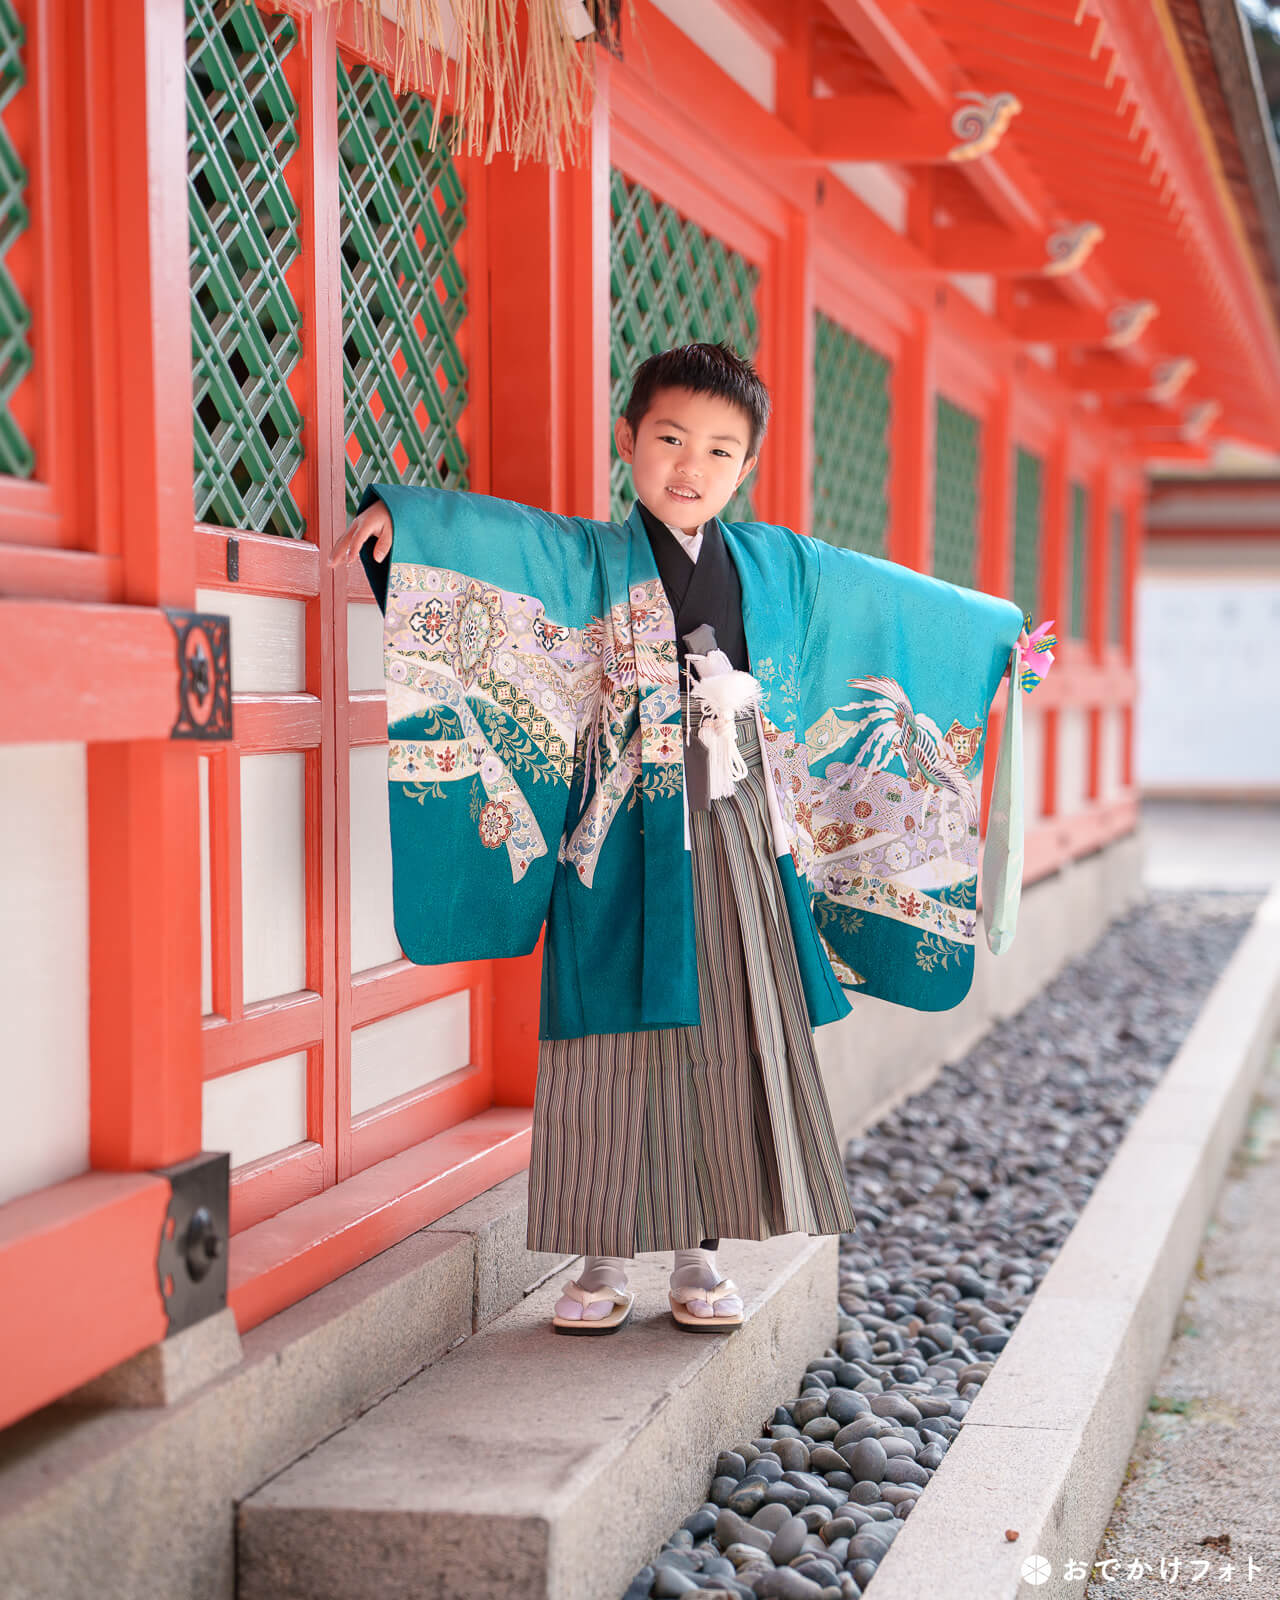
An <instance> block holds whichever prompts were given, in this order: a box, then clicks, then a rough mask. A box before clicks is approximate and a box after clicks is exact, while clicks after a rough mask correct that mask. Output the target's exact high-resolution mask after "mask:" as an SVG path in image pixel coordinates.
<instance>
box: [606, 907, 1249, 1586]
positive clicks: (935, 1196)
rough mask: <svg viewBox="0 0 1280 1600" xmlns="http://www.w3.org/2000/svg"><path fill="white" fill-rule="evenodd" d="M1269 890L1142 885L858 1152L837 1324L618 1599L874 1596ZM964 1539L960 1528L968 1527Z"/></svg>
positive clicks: (850, 1176)
mask: <svg viewBox="0 0 1280 1600" xmlns="http://www.w3.org/2000/svg"><path fill="white" fill-rule="evenodd" d="M1262 899H1263V895H1262V893H1261V892H1236V891H1231V892H1227V891H1214V890H1201V889H1197V890H1159V889H1148V890H1147V891H1146V892H1145V893H1144V895H1143V897H1142V898H1141V899H1139V900H1138V901H1136V902H1135V903H1134V904H1133V905H1132V906H1131V907H1130V908H1129V909H1128V910H1127V911H1126V912H1124V913H1123V914H1122V915H1121V916H1119V917H1118V918H1117V919H1116V920H1115V921H1114V922H1112V923H1111V925H1110V926H1109V928H1108V929H1107V931H1106V932H1105V933H1104V934H1103V935H1102V937H1101V938H1100V939H1099V940H1098V941H1097V942H1096V943H1095V944H1094V945H1093V946H1092V947H1091V948H1090V949H1089V950H1087V951H1086V952H1084V953H1083V954H1082V955H1080V956H1078V957H1076V958H1075V959H1074V960H1073V961H1071V962H1069V963H1068V964H1067V965H1066V966H1064V967H1063V968H1062V970H1061V971H1060V972H1059V973H1058V975H1057V976H1056V977H1055V978H1054V979H1053V980H1052V982H1050V983H1049V984H1047V985H1046V986H1045V988H1043V989H1042V990H1041V991H1040V992H1039V993H1038V994H1037V995H1036V996H1035V997H1034V998H1033V999H1032V1000H1031V1002H1030V1003H1029V1004H1028V1005H1026V1006H1025V1007H1024V1008H1023V1009H1022V1010H1021V1011H1020V1012H1018V1013H1017V1014H1016V1015H1014V1016H1012V1017H1009V1018H1006V1019H1004V1020H1003V1021H1000V1022H998V1023H996V1024H995V1025H994V1026H993V1027H992V1028H991V1030H990V1031H989V1032H988V1033H987V1034H985V1035H984V1037H983V1038H982V1039H981V1040H980V1041H979V1043H978V1044H977V1045H976V1046H975V1047H974V1049H973V1050H972V1051H970V1053H969V1054H968V1055H967V1056H965V1057H964V1058H963V1059H962V1060H961V1061H958V1062H956V1063H954V1064H952V1065H950V1066H947V1067H944V1068H943V1070H942V1072H941V1073H940V1074H939V1076H938V1077H937V1078H935V1079H934V1080H933V1081H932V1082H931V1083H930V1084H929V1085H928V1087H927V1088H925V1089H923V1090H922V1091H921V1092H920V1093H919V1094H916V1095H913V1096H912V1097H911V1098H910V1099H908V1100H906V1101H904V1102H903V1103H902V1104H901V1105H899V1106H897V1107H895V1108H894V1109H893V1110H892V1111H891V1112H890V1113H889V1114H888V1115H887V1116H885V1117H884V1118H883V1119H882V1120H881V1121H880V1122H878V1123H877V1124H876V1125H875V1126H874V1127H872V1128H870V1129H869V1130H868V1131H867V1132H866V1133H865V1134H863V1135H861V1136H859V1137H857V1138H855V1139H852V1140H850V1141H849V1143H848V1145H847V1146H846V1148H845V1175H846V1179H847V1182H848V1185H849V1193H850V1195H851V1197H852V1200H853V1206H854V1212H855V1214H856V1216H857V1218H858V1228H857V1231H856V1232H854V1233H849V1234H842V1235H841V1238H840V1265H839V1297H840V1310H839V1319H838V1333H837V1337H836V1343H835V1345H834V1346H832V1347H830V1348H828V1349H826V1350H824V1351H822V1352H821V1353H820V1354H819V1355H817V1356H815V1357H814V1359H813V1360H812V1361H810V1362H809V1363H808V1365H807V1368H806V1371H805V1374H804V1376H803V1377H802V1379H801V1380H800V1388H799V1393H798V1394H797V1395H796V1396H795V1398H794V1399H791V1400H788V1401H787V1402H786V1403H785V1404H783V1405H780V1406H778V1407H777V1409H776V1410H775V1411H774V1413H773V1416H772V1418H771V1419H770V1420H769V1421H768V1422H767V1423H766V1424H765V1426H764V1427H763V1428H762V1430H761V1434H760V1436H759V1437H757V1438H754V1439H749V1440H744V1441H741V1442H738V1443H735V1444H734V1445H733V1446H732V1448H730V1449H726V1450H722V1451H721V1452H720V1454H719V1456H718V1457H717V1458H716V1460H715V1462H714V1464H711V1463H709V1464H708V1465H709V1467H710V1472H709V1488H708V1491H707V1498H706V1500H705V1501H704V1502H703V1503H702V1504H701V1505H699V1506H698V1507H696V1508H695V1509H694V1510H693V1511H692V1512H691V1513H690V1515H689V1516H687V1517H686V1518H685V1520H684V1521H683V1523H681V1525H680V1527H679V1528H677V1529H676V1530H675V1531H674V1532H673V1533H672V1535H671V1536H670V1538H669V1539H668V1540H667V1541H666V1543H665V1544H664V1545H663V1548H662V1549H661V1551H660V1552H659V1553H658V1554H657V1555H656V1556H655V1557H654V1558H653V1560H652V1561H650V1562H649V1563H647V1564H646V1565H645V1566H643V1567H642V1568H641V1569H640V1570H639V1571H638V1572H637V1573H636V1574H635V1576H634V1577H633V1579H632V1580H631V1582H630V1583H629V1584H628V1586H627V1588H626V1590H625V1594H624V1600H647V1597H650V1596H654V1597H670V1596H677V1595H684V1594H692V1593H695V1592H697V1593H701V1594H703V1595H704V1596H720V1597H722V1600H739V1597H742V1600H750V1597H752V1596H759V1597H761V1600H859V1597H860V1596H862V1595H864V1594H866V1593H867V1592H868V1590H869V1589H870V1588H871V1585H872V1584H873V1582H874V1579H875V1574H876V1568H877V1567H878V1565H879V1563H880V1561H881V1560H882V1559H883V1557H884V1555H885V1553H886V1552H887V1551H888V1549H889V1546H890V1545H891V1544H892V1542H893V1539H894V1536H895V1535H896V1534H897V1533H898V1532H899V1530H900V1529H901V1527H902V1525H903V1523H904V1522H905V1521H906V1519H907V1517H908V1516H910V1514H911V1509H912V1507H913V1506H914V1504H915V1502H916V1499H917V1498H918V1496H919V1495H921V1494H922V1493H925V1492H926V1491H927V1489H928V1485H929V1481H930V1479H931V1478H932V1476H933V1474H934V1473H935V1472H936V1471H937V1470H938V1468H939V1466H941V1464H942V1460H943V1458H944V1456H945V1455H946V1453H947V1450H948V1448H949V1447H950V1445H951V1442H952V1440H953V1439H954V1438H955V1436H956V1434H957V1433H959V1431H960V1429H961V1428H962V1427H963V1426H964V1418H965V1413H966V1412H967V1411H968V1409H969V1406H970V1404H971V1403H972V1401H973V1400H974V1398H975V1396H976V1395H977V1394H978V1393H979V1392H980V1390H981V1387H982V1384H983V1382H984V1381H985V1379H986V1377H987V1374H988V1373H989V1372H990V1371H991V1369H992V1367H993V1365H994V1364H995V1362H996V1361H997V1360H998V1359H999V1356H1000V1352H1001V1350H1003V1349H1004V1346H1005V1344H1006V1343H1007V1342H1008V1340H1009V1336H1010V1334H1012V1332H1013V1330H1014V1328H1015V1327H1016V1326H1017V1324H1018V1319H1019V1317H1020V1316H1021V1315H1022V1313H1023V1311H1024V1310H1025V1309H1026V1306H1027V1304H1028V1302H1029V1300H1030V1298H1031V1296H1032V1295H1033V1294H1034V1293H1035V1291H1036V1288H1037V1286H1038V1285H1039V1284H1040V1282H1041V1280H1042V1279H1043V1278H1044V1276H1045V1274H1046V1273H1047V1272H1048V1270H1049V1268H1050V1266H1051V1265H1052V1263H1053V1260H1054V1258H1055V1256H1056V1255H1057V1253H1058V1251H1059V1249H1060V1248H1061V1246H1062V1243H1063V1241H1064V1240H1065V1238H1066V1236H1067V1234H1068V1233H1069V1232H1070V1230H1071V1228H1072V1226H1073V1225H1074V1223H1075V1221H1076V1218H1077V1217H1078V1216H1079V1214H1080V1210H1081V1208H1082V1207H1083V1205H1084V1204H1085V1202H1086V1201H1087V1200H1088V1198H1089V1195H1090V1194H1091V1192H1092V1190H1093V1187H1094V1185H1095V1184H1096V1183H1097V1181H1098V1179H1099V1177H1100V1176H1101V1175H1102V1173H1103V1172H1105V1171H1106V1168H1107V1164H1108V1162H1109V1161H1110V1159H1111V1156H1112V1154H1113V1152H1114V1151H1115V1148H1116V1146H1117V1145H1118V1143H1119V1142H1120V1140H1121V1139H1123V1137H1124V1135H1125V1133H1126V1132H1127V1130H1128V1128H1129V1125H1130V1123H1131V1122H1132V1121H1133V1118H1134V1116H1135V1115H1136V1113H1137V1112H1138V1111H1139V1110H1140V1108H1141V1106H1142V1104H1143V1102H1144V1101H1145V1100H1146V1098H1147V1096H1148V1094H1149V1093H1150V1092H1151V1090H1152V1088H1153V1087H1154V1086H1155V1084H1156V1083H1157V1082H1158V1081H1159V1079H1160V1076H1161V1074H1162V1073H1163V1072H1164V1070H1165V1068H1166V1066H1167V1065H1168V1063H1169V1062H1170V1061H1171V1060H1172V1058H1173V1056H1174V1054H1175V1053H1176V1051H1177V1049H1178V1046H1179V1045H1180V1044H1181V1042H1182V1040H1183V1038H1184V1037H1185V1036H1186V1034H1187V1032H1188V1031H1189V1029H1190V1027H1191V1025H1192V1023H1193V1022H1194V1021H1195V1018H1196V1014H1197V1012H1198V1011H1199V1009H1200V1007H1201V1005H1202V1004H1203V1003H1204V1000H1205V997H1206V995H1207V993H1208V991H1209V989H1210V988H1211V987H1212V985H1213V983H1214V981H1215V980H1216V979H1217V977H1218V975H1219V973H1220V972H1221V971H1222V968H1223V967H1224V966H1225V965H1226V963H1227V961H1228V959H1229V958H1230V956H1231V954H1232V952H1233V951H1234V950H1235V947H1236V945H1237V944H1238V943H1239V941H1240V939H1241V937H1242V936H1243V934H1244V933H1245V931H1246V929H1247V927H1248V925H1249V922H1250V920H1251V918H1252V917H1253V914H1254V912H1255V911H1256V910H1257V908H1258V906H1259V904H1260V903H1261V901H1262ZM962 1536H963V1530H957V1537H962Z"/></svg>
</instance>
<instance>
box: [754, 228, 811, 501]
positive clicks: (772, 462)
mask: <svg viewBox="0 0 1280 1600" xmlns="http://www.w3.org/2000/svg"><path fill="white" fill-rule="evenodd" d="M812 236H813V226H812V220H811V218H810V216H809V214H808V213H807V212H804V211H798V210H797V211H792V212H791V213H790V215H789V216H788V218H787V231H786V234H785V236H784V238H783V239H782V240H781V242H780V244H779V245H778V247H777V249H776V253H775V263H776V268H777V270H776V271H774V272H773V273H771V274H770V278H771V280H772V284H773V319H772V320H773V326H774V328H775V329H776V330H777V341H776V349H775V351H774V369H773V378H772V381H770V378H769V375H768V374H767V373H765V372H762V373H761V376H762V377H763V378H764V380H765V382H766V383H768V385H769V390H770V396H771V400H772V405H773V413H772V417H771V420H770V426H769V435H768V442H767V443H766V445H765V447H764V457H765V460H766V461H767V462H768V465H769V471H768V473H767V474H766V481H767V484H768V487H769V493H768V494H767V495H766V496H765V505H764V506H759V505H758V507H757V515H768V516H770V517H771V518H772V519H773V520H774V521H776V522H780V523H782V524H783V525H784V526H786V527H790V528H794V529H795V531H796V532H797V533H809V532H810V531H811V529H812V526H813V248H812ZM766 508H767V509H766Z"/></svg>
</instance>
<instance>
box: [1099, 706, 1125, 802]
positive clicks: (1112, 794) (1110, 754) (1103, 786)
mask: <svg viewBox="0 0 1280 1600" xmlns="http://www.w3.org/2000/svg"><path fill="white" fill-rule="evenodd" d="M1099 722H1100V726H1099V728H1098V795H1099V798H1100V800H1101V801H1102V803H1103V804H1104V805H1105V804H1106V802H1107V801H1108V800H1114V799H1115V798H1116V796H1117V795H1118V794H1119V792H1120V774H1121V773H1122V772H1123V771H1124V767H1123V764H1122V755H1123V739H1124V714H1123V713H1122V712H1121V711H1120V710H1119V709H1118V708H1117V707H1115V706H1104V707H1103V709H1102V715H1101V717H1100V718H1099Z"/></svg>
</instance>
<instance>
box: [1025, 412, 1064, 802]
mask: <svg viewBox="0 0 1280 1600" xmlns="http://www.w3.org/2000/svg"><path fill="white" fill-rule="evenodd" d="M1069 447H1070V438H1069V433H1068V426H1067V424H1066V423H1065V422H1063V423H1061V424H1060V425H1059V426H1058V427H1057V428H1056V429H1055V430H1054V435H1053V441H1052V443H1051V444H1050V446H1049V450H1048V453H1047V455H1046V457H1045V466H1044V515H1043V518H1042V521H1041V530H1042V540H1043V542H1042V545H1041V549H1040V614H1039V615H1038V616H1033V617H1032V619H1031V620H1032V623H1033V624H1034V625H1035V626H1037V627H1038V626H1039V624H1040V623H1041V622H1042V621H1044V620H1045V619H1046V618H1050V617H1051V618H1053V619H1054V627H1053V632H1054V633H1055V634H1057V636H1058V638H1059V639H1060V640H1066V638H1067V622H1068V618H1067V615H1066V603H1067V592H1066V582H1065V568H1066V550H1067V543H1066V541H1067V496H1068V459H1069V454H1070V448H1069ZM1068 645H1069V641H1068ZM1069 654H1070V650H1069V648H1066V649H1062V651H1061V655H1062V656H1063V657H1064V658H1065V657H1067V656H1069ZM1062 664H1063V665H1064V666H1066V665H1067V664H1068V663H1067V661H1066V660H1065V659H1064V660H1063V662H1062ZM1058 723H1059V713H1058V708H1057V706H1056V705H1048V706H1046V707H1045V708H1044V711H1043V713H1042V723H1041V726H1042V727H1043V729H1044V750H1043V758H1044V777H1043V782H1044V815H1045V816H1046V817H1056V816H1058V814H1059V798H1060V797H1059V793H1058Z"/></svg>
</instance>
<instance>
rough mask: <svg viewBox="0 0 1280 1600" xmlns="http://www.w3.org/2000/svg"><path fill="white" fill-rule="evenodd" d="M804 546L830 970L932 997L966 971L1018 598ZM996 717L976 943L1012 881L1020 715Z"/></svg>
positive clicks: (808, 736)
mask: <svg viewBox="0 0 1280 1600" xmlns="http://www.w3.org/2000/svg"><path fill="white" fill-rule="evenodd" d="M815 546H816V555H817V565H818V574H817V584H816V594H815V600H814V605H813V609H812V613H811V616H810V620H809V625H808V629H807V632H806V638H805V647H804V688H805V704H804V719H805V745H806V750H807V758H808V765H809V772H810V779H811V782H810V790H809V813H808V820H809V824H810V833H811V839H812V845H813V856H812V864H811V874H810V877H811V882H812V884H813V887H814V890H815V895H814V903H813V911H814V918H815V921H816V922H817V925H818V928H819V931H820V933H821V934H822V937H823V939H824V940H825V941H826V944H827V947H828V953H829V954H830V955H831V956H832V958H833V966H834V967H835V970H836V972H837V975H839V976H840V979H841V982H842V983H844V984H845V985H846V987H849V988H853V989H856V990H857V992H859V993H864V994H872V995H876V996H877V997H879V998H881V999H885V1000H889V1001H892V1002H894V1003H896V1004H900V1005H907V1006H911V1007H914V1008H915V1009H917V1010H924V1011H940V1010H947V1009H950V1008H951V1007H952V1006H955V1005H957V1004H958V1003H959V1002H960V1001H961V1000H962V999H963V998H964V996H965V994H966V993H967V992H968V989H969V987H970V984H971V981H972V973H973V960H974V943H975V935H976V934H977V926H976V924H977V921H978V916H977V904H976V902H977V889H978V853H979V847H980V839H979V821H980V815H979V813H980V798H981V772H982V765H983V745H984V734H985V729H986V726H987V721H988V716H989V712H990V708H991V703H992V701H993V699H994V698H995V696H996V694H997V692H998V690H999V686H1000V681H1001V678H1002V677H1003V675H1004V672H1005V670H1006V668H1007V667H1008V665H1009V662H1010V654H1011V651H1012V650H1013V647H1014V642H1015V640H1016V639H1017V636H1018V632H1019V629H1020V627H1021V624H1022V614H1021V612H1020V611H1019V610H1018V608H1017V606H1015V605H1014V604H1013V602H1012V601H1010V600H1005V599H1002V598H1000V597H998V596H996V595H991V594H986V593H984V592H982V591H981V590H977V589H972V588H968V587H965V586H962V585H959V584H953V583H950V582H947V581H945V580H943V579H941V578H937V577H935V576H933V575H931V574H927V573H921V572H917V571H916V570H915V569H914V568H911V567H907V566H904V565H902V564H900V563H898V562H894V561H890V560H887V559H885V558H883V557H878V556H871V555H868V554H865V553H863V552H859V551H853V550H842V549H838V548H836V547H834V546H832V545H828V544H825V543H824V542H822V541H815ZM1015 709H1016V710H1020V707H1019V708H1015ZM1005 731H1006V735H1007V738H1006V741H1005V744H1006V759H1005V761H1004V762H1003V763H1001V764H1000V765H999V767H998V770H997V774H996V780H997V782H1003V783H1004V785H1005V788H1004V791H1003V793H1004V798H1005V799H1006V800H1007V802H1008V809H1007V813H1006V818H1005V821H1004V822H1002V824H1001V828H1002V830H1003V831H999V832H998V833H997V834H996V836H995V837H994V838H992V839H990V840H989V841H988V844H987V848H986V855H985V857H984V860H985V864H986V869H987V875H985V876H984V878H983V892H984V897H985V895H986V894H987V892H988V890H987V885H988V883H989V884H990V885H991V892H992V903H993V906H995V907H996V908H997V910H996V916H997V921H996V930H997V932H996V940H995V942H991V941H990V937H989V942H991V948H992V949H993V950H998V949H1001V948H1004V946H1005V945H1006V944H1007V942H1008V938H1011V937H1012V916H1013V914H1014V913H1016V907H1017V896H1018V891H1019V887H1020V883H1021V812H1020V805H1021V788H1020V785H1021V766H1020V762H1021V750H1020V748H1017V749H1014V748H1012V741H1014V740H1016V739H1018V738H1019V736H1020V733H1021V723H1020V721H1019V720H1017V719H1016V718H1015V717H1010V718H1009V719H1008V721H1007V723H1006V730H1005ZM992 814H993V815H994V802H993V813H992ZM984 915H986V916H990V915H991V908H989V907H987V906H985V905H984ZM1004 929H1007V930H1008V938H1005V937H1004V934H1003V932H1002V930H1004ZM979 936H980V935H979ZM1002 940H1003V942H1001V941H1002Z"/></svg>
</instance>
